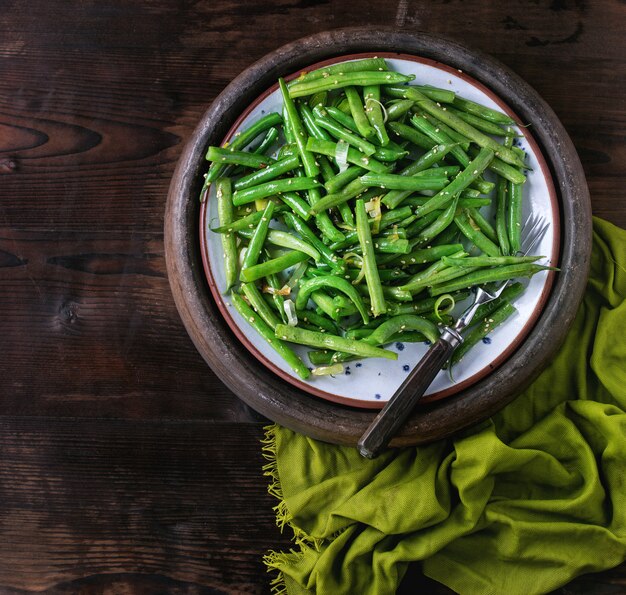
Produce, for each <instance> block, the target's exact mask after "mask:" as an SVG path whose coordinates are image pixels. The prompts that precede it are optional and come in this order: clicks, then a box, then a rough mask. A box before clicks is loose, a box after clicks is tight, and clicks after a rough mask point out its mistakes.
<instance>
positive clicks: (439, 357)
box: [357, 328, 463, 459]
mask: <svg viewBox="0 0 626 595" xmlns="http://www.w3.org/2000/svg"><path fill="white" fill-rule="evenodd" d="M462 340H463V339H462V338H461V336H460V335H459V334H458V333H457V332H456V331H454V330H452V329H450V328H446V329H445V330H444V332H443V333H442V334H441V336H440V337H439V340H438V341H437V342H436V343H433V344H432V345H431V347H430V349H429V350H428V352H427V353H426V355H425V356H424V357H423V358H422V359H421V360H420V362H419V363H418V364H417V366H415V368H414V369H413V371H412V372H411V373H410V374H409V376H408V378H407V379H406V380H405V381H404V382H403V383H402V385H401V386H400V388H399V389H398V390H397V391H396V392H395V393H394V394H393V396H392V397H391V399H389V402H388V403H387V404H386V405H385V406H384V407H383V409H382V410H381V412H380V413H379V414H378V415H377V416H376V418H375V419H374V421H373V422H372V423H371V424H370V427H369V428H367V430H366V431H365V433H364V434H363V436H361V438H360V439H359V442H358V444H357V447H358V449H359V452H360V453H361V454H362V455H363V456H364V457H367V458H368V459H373V458H374V457H377V456H378V455H379V454H380V453H381V452H382V450H383V449H384V448H385V447H386V446H387V444H389V441H390V440H391V439H392V438H393V436H394V435H395V434H396V432H397V431H398V430H399V429H400V427H401V426H402V424H403V423H404V422H405V421H406V419H407V417H408V416H409V415H410V414H411V411H412V410H413V407H415V404H416V403H417V402H418V401H419V399H420V398H421V397H422V395H423V394H424V393H425V392H426V390H427V389H428V387H429V386H430V385H431V384H432V381H433V380H434V379H435V376H437V374H438V372H439V370H441V368H442V367H443V365H444V364H445V363H446V361H447V360H448V358H449V357H450V355H451V354H452V352H453V351H454V348H455V347H456V346H457V345H458V344H459V343H461V341H462Z"/></svg>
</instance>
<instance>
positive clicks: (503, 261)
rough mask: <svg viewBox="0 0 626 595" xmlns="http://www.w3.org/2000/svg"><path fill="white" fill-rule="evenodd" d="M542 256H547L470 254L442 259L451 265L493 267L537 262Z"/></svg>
mask: <svg viewBox="0 0 626 595" xmlns="http://www.w3.org/2000/svg"><path fill="white" fill-rule="evenodd" d="M540 258H545V256H468V257H466V258H451V257H449V256H444V257H443V258H442V260H443V263H444V264H445V265H447V266H451V267H454V266H460V267H492V266H502V265H508V264H523V263H526V262H535V261H536V260H539V259H540Z"/></svg>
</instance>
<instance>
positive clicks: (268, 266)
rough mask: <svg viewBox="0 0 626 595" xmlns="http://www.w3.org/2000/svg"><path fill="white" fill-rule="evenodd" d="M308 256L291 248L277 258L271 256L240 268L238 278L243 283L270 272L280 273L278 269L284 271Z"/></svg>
mask: <svg viewBox="0 0 626 595" xmlns="http://www.w3.org/2000/svg"><path fill="white" fill-rule="evenodd" d="M308 258H309V255H308V254H305V253H304V252H299V251H298V250H293V251H291V252H287V253H286V254H283V255H282V256H278V257H277V258H272V259H270V260H266V261H265V262H262V263H260V264H255V265H254V266H251V267H249V268H247V269H242V271H241V273H240V274H239V278H240V280H241V281H242V282H244V283H249V282H251V281H256V280H257V279H261V278H263V277H267V276H268V275H271V274H272V273H280V271H284V270H285V269H288V268H289V267H290V266H293V265H294V264H298V263H299V262H303V261H305V260H307V259H308Z"/></svg>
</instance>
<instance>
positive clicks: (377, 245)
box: [374, 236, 411, 254]
mask: <svg viewBox="0 0 626 595" xmlns="http://www.w3.org/2000/svg"><path fill="white" fill-rule="evenodd" d="M374 250H375V251H376V252H383V253H385V254H408V253H409V251H410V250H411V244H409V240H407V239H403V238H397V239H389V238H386V237H381V236H379V237H377V238H376V239H375V240H374Z"/></svg>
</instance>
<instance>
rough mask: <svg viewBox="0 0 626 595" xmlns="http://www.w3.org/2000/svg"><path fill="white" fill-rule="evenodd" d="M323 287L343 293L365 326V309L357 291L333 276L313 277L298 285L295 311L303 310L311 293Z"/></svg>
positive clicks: (366, 319)
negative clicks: (355, 308)
mask: <svg viewBox="0 0 626 595" xmlns="http://www.w3.org/2000/svg"><path fill="white" fill-rule="evenodd" d="M323 287H330V288H332V289H335V290H337V291H341V292H342V293H344V294H345V295H346V296H347V297H348V298H349V299H350V300H351V301H352V302H353V303H354V305H355V306H356V307H357V310H358V311H359V314H361V318H362V319H363V322H365V323H366V324H367V322H368V321H369V316H368V314H367V310H366V309H365V304H364V303H363V300H362V299H361V296H360V295H359V294H358V292H357V290H356V289H355V288H354V286H353V285H352V284H351V283H350V282H348V281H346V280H345V279H343V278H342V277H336V276H334V275H328V276H326V277H313V278H312V279H308V280H307V281H305V282H304V283H303V284H302V285H300V288H299V290H298V297H297V298H296V309H298V310H302V309H304V308H305V307H306V304H307V301H308V299H309V296H310V295H311V293H312V292H314V291H317V290H318V289H321V288H323Z"/></svg>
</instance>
